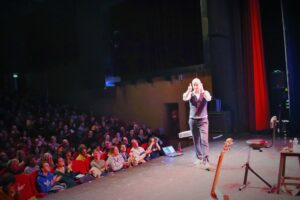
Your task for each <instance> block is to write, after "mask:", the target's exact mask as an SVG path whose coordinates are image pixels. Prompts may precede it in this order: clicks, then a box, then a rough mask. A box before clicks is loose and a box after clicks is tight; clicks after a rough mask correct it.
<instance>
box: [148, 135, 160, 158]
mask: <svg viewBox="0 0 300 200" xmlns="http://www.w3.org/2000/svg"><path fill="white" fill-rule="evenodd" d="M147 150H148V151H150V152H151V153H150V154H149V155H148V157H149V158H150V159H154V158H157V157H159V156H160V150H161V147H160V145H159V144H158V138H157V137H152V138H150V139H149V142H148V147H147Z"/></svg>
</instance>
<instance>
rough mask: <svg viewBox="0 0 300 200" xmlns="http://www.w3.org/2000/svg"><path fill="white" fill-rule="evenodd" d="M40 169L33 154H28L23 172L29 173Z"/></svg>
mask: <svg viewBox="0 0 300 200" xmlns="http://www.w3.org/2000/svg"><path fill="white" fill-rule="evenodd" d="M39 169H40V167H39V165H38V162H37V160H36V158H35V156H33V155H29V156H28V157H27V161H26V167H25V169H24V173H25V174H31V173H32V172H35V171H38V170H39Z"/></svg>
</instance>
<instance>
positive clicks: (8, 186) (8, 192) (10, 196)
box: [0, 173, 25, 200]
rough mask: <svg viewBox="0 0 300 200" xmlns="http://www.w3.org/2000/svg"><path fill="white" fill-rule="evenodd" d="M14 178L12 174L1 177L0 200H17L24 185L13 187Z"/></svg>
mask: <svg viewBox="0 0 300 200" xmlns="http://www.w3.org/2000/svg"><path fill="white" fill-rule="evenodd" d="M15 182H16V177H15V175H14V174H12V173H5V174H4V175H3V177H2V181H1V187H0V199H1V200H14V199H15V200H17V199H19V196H20V195H19V194H20V192H21V190H23V188H24V186H25V185H18V186H17V188H16V187H15V186H14V184H15Z"/></svg>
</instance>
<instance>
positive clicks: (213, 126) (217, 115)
mask: <svg viewBox="0 0 300 200" xmlns="http://www.w3.org/2000/svg"><path fill="white" fill-rule="evenodd" d="M208 120H209V132H210V133H224V134H225V133H228V132H230V131H231V117H230V112H229V111H221V112H209V113H208Z"/></svg>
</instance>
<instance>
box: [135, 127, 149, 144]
mask: <svg viewBox="0 0 300 200" xmlns="http://www.w3.org/2000/svg"><path fill="white" fill-rule="evenodd" d="M137 138H138V140H139V142H140V144H144V143H147V142H148V136H147V135H145V133H144V129H142V128H140V130H139V133H138V136H137Z"/></svg>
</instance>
